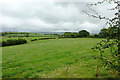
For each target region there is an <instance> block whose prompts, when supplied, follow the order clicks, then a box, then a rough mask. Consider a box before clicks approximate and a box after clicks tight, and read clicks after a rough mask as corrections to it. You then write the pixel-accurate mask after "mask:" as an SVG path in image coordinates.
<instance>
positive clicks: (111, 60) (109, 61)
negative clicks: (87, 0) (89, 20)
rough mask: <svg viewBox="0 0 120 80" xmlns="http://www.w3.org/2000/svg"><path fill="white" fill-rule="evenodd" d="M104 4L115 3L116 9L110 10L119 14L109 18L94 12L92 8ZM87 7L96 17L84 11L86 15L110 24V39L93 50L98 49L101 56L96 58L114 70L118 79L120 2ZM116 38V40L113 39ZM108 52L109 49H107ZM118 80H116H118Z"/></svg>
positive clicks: (119, 68)
mask: <svg viewBox="0 0 120 80" xmlns="http://www.w3.org/2000/svg"><path fill="white" fill-rule="evenodd" d="M104 2H108V3H112V2H113V3H114V4H117V6H115V7H114V8H111V9H109V10H115V9H118V12H115V17H114V18H107V17H105V16H102V15H100V14H98V13H97V12H96V11H95V10H93V9H92V8H91V7H92V6H97V5H98V4H102V3H104ZM87 7H88V8H89V9H90V10H91V11H93V12H94V13H95V15H91V14H89V13H87V12H86V11H83V12H84V13H85V14H87V15H88V16H90V17H93V18H98V19H104V20H106V22H107V24H109V27H110V28H109V29H108V31H109V33H110V36H109V38H106V40H102V41H100V42H98V43H97V46H96V47H94V48H92V49H98V50H99V51H100V56H99V57H96V58H97V59H100V60H102V61H103V64H104V66H105V67H106V68H107V69H112V70H114V71H115V72H114V74H115V73H116V74H115V77H116V78H117V79H119V78H120V64H119V63H120V47H119V46H120V1H117V0H103V1H102V2H98V3H95V4H87ZM115 26H116V27H117V30H113V28H114V27H115ZM112 37H114V38H115V39H111V38H112ZM107 48H109V50H110V52H109V53H107V54H108V55H109V56H106V55H104V54H103V53H104V51H105V50H106V49H107ZM107 50H108V49H107ZM117 79H116V80H117Z"/></svg>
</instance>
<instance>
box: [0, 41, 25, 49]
mask: <svg viewBox="0 0 120 80" xmlns="http://www.w3.org/2000/svg"><path fill="white" fill-rule="evenodd" d="M24 43H27V41H26V40H25V39H9V40H7V41H2V47H4V46H11V45H18V44H24Z"/></svg>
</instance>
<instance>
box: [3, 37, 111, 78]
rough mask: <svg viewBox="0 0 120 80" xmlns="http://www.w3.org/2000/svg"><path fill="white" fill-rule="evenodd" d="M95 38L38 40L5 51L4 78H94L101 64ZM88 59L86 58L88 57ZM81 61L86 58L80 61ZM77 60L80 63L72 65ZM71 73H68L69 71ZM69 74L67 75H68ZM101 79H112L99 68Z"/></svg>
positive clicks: (4, 49)
mask: <svg viewBox="0 0 120 80" xmlns="http://www.w3.org/2000/svg"><path fill="white" fill-rule="evenodd" d="M99 41H100V39H95V38H69V39H53V40H52V39H51V40H39V41H34V42H31V43H27V44H22V45H15V46H7V47H3V48H2V72H3V74H2V76H3V77H11V78H95V77H96V76H95V75H96V67H97V65H100V64H101V62H100V61H98V60H96V59H94V58H93V57H92V56H93V55H99V54H98V53H99V52H98V51H92V50H91V48H92V47H93V46H95V45H96V43H97V42H99ZM85 56H86V57H85ZM80 57H85V58H81V59H78V58H80ZM75 59H78V61H76V62H74V63H72V62H73V61H74V60H75ZM67 69H68V70H67ZM66 70H67V71H66ZM99 77H100V78H108V77H111V75H110V73H109V72H108V71H107V70H105V68H103V67H100V72H99Z"/></svg>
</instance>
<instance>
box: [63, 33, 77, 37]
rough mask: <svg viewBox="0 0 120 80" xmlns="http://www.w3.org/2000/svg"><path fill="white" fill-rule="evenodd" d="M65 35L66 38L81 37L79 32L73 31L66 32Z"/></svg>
mask: <svg viewBox="0 0 120 80" xmlns="http://www.w3.org/2000/svg"><path fill="white" fill-rule="evenodd" d="M63 37H64V38H77V37H79V34H78V33H75V32H74V33H72V32H65V33H64V34H63Z"/></svg>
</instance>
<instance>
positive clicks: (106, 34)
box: [99, 28, 109, 38]
mask: <svg viewBox="0 0 120 80" xmlns="http://www.w3.org/2000/svg"><path fill="white" fill-rule="evenodd" d="M108 36H109V33H108V29H106V28H103V29H101V31H100V33H99V37H101V38H106V37H108Z"/></svg>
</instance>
